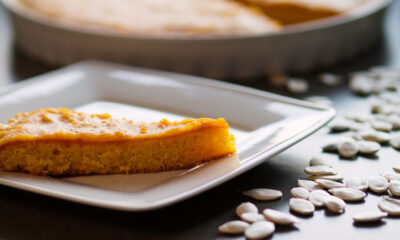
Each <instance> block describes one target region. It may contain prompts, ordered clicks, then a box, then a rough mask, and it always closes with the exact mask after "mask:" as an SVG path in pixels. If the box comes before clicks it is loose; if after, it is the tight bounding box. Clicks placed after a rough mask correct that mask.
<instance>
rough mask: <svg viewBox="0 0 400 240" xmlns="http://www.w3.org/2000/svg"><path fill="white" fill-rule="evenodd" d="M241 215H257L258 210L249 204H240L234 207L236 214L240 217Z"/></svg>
mask: <svg viewBox="0 0 400 240" xmlns="http://www.w3.org/2000/svg"><path fill="white" fill-rule="evenodd" d="M243 213H258V208H257V206H256V205H254V204H253V203H251V202H244V203H241V204H240V205H239V206H237V207H236V214H237V215H238V216H239V217H240V216H242V214H243Z"/></svg>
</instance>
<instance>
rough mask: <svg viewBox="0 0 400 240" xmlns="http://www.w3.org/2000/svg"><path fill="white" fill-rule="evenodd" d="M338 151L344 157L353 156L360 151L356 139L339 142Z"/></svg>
mask: <svg viewBox="0 0 400 240" xmlns="http://www.w3.org/2000/svg"><path fill="white" fill-rule="evenodd" d="M338 152H339V154H340V156H342V157H344V158H353V157H354V156H355V155H357V153H358V146H357V143H356V142H355V141H354V140H351V139H346V140H343V141H341V142H340V143H339V145H338Z"/></svg>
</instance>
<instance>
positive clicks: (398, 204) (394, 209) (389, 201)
mask: <svg viewBox="0 0 400 240" xmlns="http://www.w3.org/2000/svg"><path fill="white" fill-rule="evenodd" d="M378 207H379V208H380V209H381V210H382V211H384V212H387V213H388V214H389V215H390V216H400V200H397V199H394V198H391V197H388V196H383V197H382V198H381V200H380V201H379V202H378Z"/></svg>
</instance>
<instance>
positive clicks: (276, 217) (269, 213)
mask: <svg viewBox="0 0 400 240" xmlns="http://www.w3.org/2000/svg"><path fill="white" fill-rule="evenodd" d="M263 214H264V216H265V218H266V219H267V220H269V221H271V222H273V223H275V224H281V225H292V224H295V223H298V222H300V221H299V219H298V218H297V217H295V216H292V215H290V214H287V213H283V212H280V211H277V210H274V209H265V210H264V211H263Z"/></svg>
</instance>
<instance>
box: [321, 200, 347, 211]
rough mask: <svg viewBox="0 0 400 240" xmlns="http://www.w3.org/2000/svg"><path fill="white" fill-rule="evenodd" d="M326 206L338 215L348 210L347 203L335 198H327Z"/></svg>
mask: <svg viewBox="0 0 400 240" xmlns="http://www.w3.org/2000/svg"><path fill="white" fill-rule="evenodd" d="M324 205H325V206H326V208H328V209H329V210H331V211H332V212H333V213H336V214H340V213H343V212H344V209H345V208H346V203H345V202H344V201H343V200H342V199H340V198H338V197H335V196H328V197H326V198H325V199H324Z"/></svg>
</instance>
